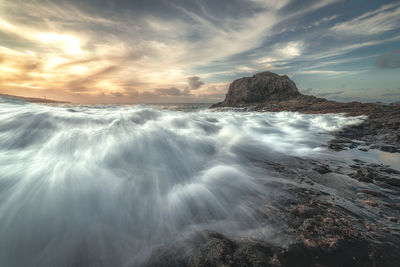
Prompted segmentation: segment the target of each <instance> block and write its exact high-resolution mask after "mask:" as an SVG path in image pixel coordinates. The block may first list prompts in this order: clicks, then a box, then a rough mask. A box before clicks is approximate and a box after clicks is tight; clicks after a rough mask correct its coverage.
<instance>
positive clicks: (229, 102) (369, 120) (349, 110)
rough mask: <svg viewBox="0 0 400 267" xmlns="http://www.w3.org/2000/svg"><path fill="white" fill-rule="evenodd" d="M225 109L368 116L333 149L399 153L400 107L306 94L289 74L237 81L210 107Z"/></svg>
mask: <svg viewBox="0 0 400 267" xmlns="http://www.w3.org/2000/svg"><path fill="white" fill-rule="evenodd" d="M222 107H236V108H243V109H245V110H247V111H259V112H281V111H291V112H299V113H305V114H327V113H345V114H346V115H347V116H360V115H365V116H367V117H366V119H365V121H364V122H363V123H362V124H360V125H356V126H351V127H347V128H345V129H343V130H342V131H340V132H338V133H336V134H335V136H336V138H335V139H334V140H332V142H331V143H330V148H332V149H334V150H343V149H346V148H348V147H351V148H355V147H358V146H364V148H362V149H364V150H368V149H379V150H381V151H385V152H391V153H393V152H400V104H392V105H384V104H378V103H361V102H348V103H341V102H336V101H331V100H326V99H324V98H317V97H315V96H309V95H303V94H301V93H300V92H299V91H298V89H297V87H296V84H295V83H294V82H293V81H291V80H290V79H289V77H287V76H286V75H283V76H279V75H277V74H275V73H272V72H262V73H258V74H256V75H254V76H252V77H245V78H241V79H238V80H236V81H234V82H232V84H231V85H230V86H229V90H228V93H227V95H226V98H225V100H224V101H223V102H219V103H216V104H213V105H211V107H210V108H222ZM353 140H359V141H360V142H354V141H353ZM365 146H367V147H368V148H365Z"/></svg>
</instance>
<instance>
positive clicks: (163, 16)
mask: <svg viewBox="0 0 400 267" xmlns="http://www.w3.org/2000/svg"><path fill="white" fill-rule="evenodd" d="M310 3H312V4H310ZM345 4H346V2H344V1H340V0H323V1H311V2H308V3H305V2H304V1H298V0H283V1H282V0H280V1H275V0H274V1H261V0H242V1H227V0H221V1H210V2H205V1H195V0H193V1H192V0H188V1H160V2H159V3H158V4H157V5H154V4H153V3H152V2H151V1H150V2H149V3H147V2H143V3H140V4H139V3H138V2H137V1H121V2H116V3H115V4H113V5H109V6H100V4H98V3H95V2H92V1H85V0H82V1H72V0H71V1H68V2H62V3H61V2H60V3H55V2H51V1H43V2H40V3H38V2H31V1H17V0H16V1H11V0H5V1H1V2H0V71H1V73H2V74H4V75H2V76H1V77H0V90H2V91H3V92H7V93H13V92H14V91H16V92H21V93H24V94H25V93H26V94H28V95H33V96H34V95H42V94H46V95H48V96H49V97H51V96H53V97H55V98H59V97H63V98H65V99H67V100H70V101H87V102H99V101H101V102H107V99H108V98H110V99H111V100H112V101H117V100H118V101H122V100H123V99H124V98H125V99H126V101H128V100H129V101H152V100H153V101H155V102H157V101H171V99H172V98H173V97H176V98H177V99H179V101H181V100H182V101H184V100H185V99H186V100H190V99H191V100H193V101H194V100H195V99H196V101H197V100H199V99H201V100H209V101H213V100H215V99H217V98H218V97H220V98H221V97H223V96H224V95H225V92H226V89H227V85H228V84H229V82H230V81H231V80H232V79H234V78H238V77H240V76H243V75H247V74H249V73H253V72H257V71H263V70H273V71H277V72H285V73H287V74H289V75H293V74H295V75H305V76H307V77H309V76H311V75H314V76H316V75H318V76H319V77H328V78H329V77H331V78H332V77H333V78H334V77H342V76H343V77H345V76H346V75H358V74H361V73H363V72H365V71H366V69H367V68H368V66H366V65H364V66H357V67H350V64H355V63H357V64H359V65H362V64H361V63H365V62H367V59H368V58H371V57H374V56H375V57H376V56H377V55H376V54H371V53H370V52H369V53H368V54H360V55H349V54H350V53H353V52H355V51H359V50H362V49H366V48H369V47H375V46H379V45H382V44H391V43H396V42H398V41H399V40H400V34H399V33H398V29H399V28H400V26H399V25H400V21H399V17H400V3H397V2H393V3H390V4H386V5H382V6H379V5H377V4H375V5H376V6H377V7H375V8H371V9H364V11H363V12H361V13H354V15H353V16H352V17H348V16H345V15H343V14H342V13H341V10H340V8H344V6H345ZM333 5H335V8H332V9H331V8H330V6H333ZM352 14H353V13H352ZM308 26H310V27H308ZM353 33H354V34H353ZM382 34H383V35H382ZM350 35H351V36H352V37H351V38H349V37H348V36H350ZM387 51H394V49H393V47H390V48H389V50H387ZM380 54H382V52H380ZM396 55H397V54H396V53H394V52H390V53H385V54H382V55H381V57H380V59H379V61H378V65H379V66H381V67H383V68H396V66H397V61H396V57H395V56H396ZM374 60H375V59H373V60H371V63H370V67H369V68H373V67H375V66H376V65H374V62H372V61H374ZM333 78H332V79H333ZM308 86H312V87H313V88H316V89H315V92H316V93H317V92H318V90H319V89H318V88H317V87H314V85H308ZM111 100H110V101H111Z"/></svg>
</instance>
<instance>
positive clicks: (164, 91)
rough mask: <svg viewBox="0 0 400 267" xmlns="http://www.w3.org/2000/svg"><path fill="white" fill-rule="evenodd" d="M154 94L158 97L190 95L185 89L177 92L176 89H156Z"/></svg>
mask: <svg viewBox="0 0 400 267" xmlns="http://www.w3.org/2000/svg"><path fill="white" fill-rule="evenodd" d="M154 92H155V93H156V94H158V95H160V96H188V95H190V92H189V90H187V89H183V90H179V89H178V88H176V87H170V88H159V89H156V90H155V91H154Z"/></svg>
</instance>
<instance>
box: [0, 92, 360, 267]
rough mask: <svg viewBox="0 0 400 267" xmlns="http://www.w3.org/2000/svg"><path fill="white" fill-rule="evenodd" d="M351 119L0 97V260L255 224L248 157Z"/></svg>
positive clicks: (61, 260) (316, 142)
mask: <svg viewBox="0 0 400 267" xmlns="http://www.w3.org/2000/svg"><path fill="white" fill-rule="evenodd" d="M360 121H361V118H345V117H344V116H341V115H301V114H295V113H286V112H282V113H246V112H234V111H228V112H211V111H208V110H203V111H197V112H178V111H169V110H160V109H156V108H154V107H150V106H93V107H84V106H81V107H80V106H64V107H63V106H45V105H36V104H28V103H25V102H21V101H17V100H11V99H6V98H0V222H1V223H0V266H11V267H12V266H126V265H129V264H133V263H135V262H137V260H140V259H142V258H143V257H145V256H146V255H147V253H148V252H149V249H150V248H152V247H153V246H155V245H159V244H162V243H163V242H171V241H173V240H174V238H176V237H177V236H179V235H180V234H181V233H183V232H185V231H192V230H196V229H214V230H218V231H221V232H223V233H226V234H230V235H235V234H240V233H241V232H242V231H247V230H250V229H252V228H257V225H258V223H259V222H258V220H257V216H256V214H255V213H256V210H257V208H258V206H257V204H258V202H261V201H263V200H265V198H267V197H268V188H265V187H263V186H261V185H260V183H259V181H260V180H262V179H268V172H267V171H266V170H265V169H263V168H262V167H261V166H260V164H259V162H262V161H263V160H267V159H277V158H279V157H280V156H283V155H296V156H308V157H312V156H316V155H318V153H321V152H320V151H321V150H323V149H322V148H321V147H320V146H321V144H322V143H324V142H325V141H326V140H328V139H329V135H328V134H327V132H328V131H333V130H337V129H340V128H341V127H344V126H345V125H349V124H354V123H359V122H360ZM74 264H75V265H74Z"/></svg>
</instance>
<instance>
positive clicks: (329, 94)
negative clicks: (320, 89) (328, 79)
mask: <svg viewBox="0 0 400 267" xmlns="http://www.w3.org/2000/svg"><path fill="white" fill-rule="evenodd" d="M343 93H344V91H336V92H328V93H319V94H317V96H322V97H326V96H337V95H341V94H343Z"/></svg>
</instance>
